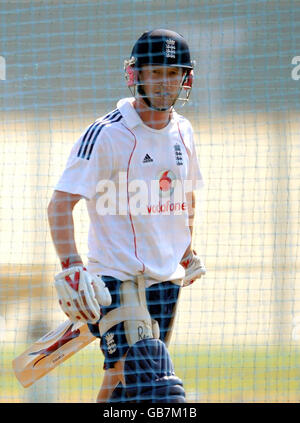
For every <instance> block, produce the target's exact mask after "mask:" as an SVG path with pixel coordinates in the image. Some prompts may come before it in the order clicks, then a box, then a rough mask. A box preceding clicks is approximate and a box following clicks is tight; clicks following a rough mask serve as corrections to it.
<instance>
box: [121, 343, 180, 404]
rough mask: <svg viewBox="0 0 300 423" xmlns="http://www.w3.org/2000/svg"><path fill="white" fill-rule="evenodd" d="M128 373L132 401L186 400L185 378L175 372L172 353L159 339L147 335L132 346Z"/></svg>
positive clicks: (125, 373) (166, 401) (126, 361)
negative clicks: (149, 337) (183, 382)
mask: <svg viewBox="0 0 300 423" xmlns="http://www.w3.org/2000/svg"><path fill="white" fill-rule="evenodd" d="M124 375H125V382H126V395H127V397H129V398H130V400H131V402H149V403H158V402H164V403H182V402H186V401H185V392H184V389H183V386H182V381H181V380H180V379H179V378H178V377H177V376H176V375H175V373H174V368H173V363H172V360H171V357H170V354H169V352H168V350H167V348H166V346H165V344H164V343H163V342H162V341H160V340H159V339H153V338H152V339H143V340H141V341H139V342H137V343H136V344H134V345H132V346H131V347H130V348H129V350H128V353H127V356H126V359H125V363H124Z"/></svg>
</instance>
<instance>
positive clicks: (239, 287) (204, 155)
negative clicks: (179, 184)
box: [0, 0, 300, 402]
mask: <svg viewBox="0 0 300 423" xmlns="http://www.w3.org/2000/svg"><path fill="white" fill-rule="evenodd" d="M0 17H1V20H0V55H1V60H0V67H1V69H0V92H1V95H0V102H1V111H0V119H1V126H0V133H1V142H0V149H1V150H0V151H1V163H0V181H1V193H2V201H1V206H0V230H1V243H0V260H1V264H0V278H1V284H0V348H1V351H2V352H1V355H0V365H1V369H2V371H1V376H0V381H1V382H0V385H1V393H0V402H45V401H46V402H71V401H80V402H93V401H94V400H95V398H96V396H97V392H98V390H99V387H100V384H101V380H102V376H103V371H102V364H103V357H102V354H101V352H100V350H99V342H98V341H96V342H94V343H91V344H90V345H88V346H87V347H86V348H85V349H83V350H82V351H80V352H79V353H78V354H76V355H75V356H73V357H72V358H70V359H69V360H68V361H66V362H65V363H63V364H62V365H61V366H59V367H58V368H56V369H55V370H54V371H53V372H52V373H50V374H49V375H47V376H45V378H43V379H41V380H40V381H38V382H37V383H36V384H35V385H33V386H31V387H30V388H28V389H25V390H24V389H23V388H22V387H21V385H20V384H19V383H18V381H17V380H16V379H15V377H14V375H13V372H12V367H11V362H12V360H13V358H14V357H16V356H17V355H18V354H20V353H21V352H22V351H23V350H24V349H25V348H27V347H28V346H29V345H30V344H32V343H33V341H35V340H36V339H38V338H40V337H41V336H42V335H44V334H45V333H46V332H48V331H49V330H50V329H54V328H55V327H56V326H58V325H59V324H60V323H61V322H63V321H64V320H65V316H64V314H63V312H62V311H61V309H60V307H59V305H58V302H57V297H56V292H55V290H54V285H53V278H54V274H55V273H56V272H58V271H59V270H60V268H59V262H58V259H57V257H56V254H55V251H54V248H53V245H52V241H51V237H50V231H49V227H48V222H47V205H48V203H49V200H50V198H51V195H52V191H53V187H54V185H55V184H56V182H57V180H58V177H59V176H60V174H61V172H62V170H63V168H64V166H65V163H66V159H67V156H68V154H69V152H70V149H71V146H72V144H73V143H74V142H75V140H77V138H78V136H79V135H80V134H81V133H82V131H83V129H84V128H85V127H86V126H87V125H89V124H90V123H92V122H93V121H94V120H95V119H96V118H97V117H99V116H101V115H103V114H105V113H108V112H109V111H110V110H113V109H114V108H115V107H116V102H117V101H118V99H119V98H122V97H126V96H129V92H128V91H127V87H126V83H125V79H124V71H123V61H124V59H126V58H128V57H129V55H130V52H131V48H132V46H133V44H134V42H135V41H136V40H137V38H138V37H139V36H140V35H141V34H142V33H143V32H144V31H147V30H150V29H152V28H157V27H167V28H170V29H173V30H175V31H177V32H179V33H181V34H182V35H183V36H184V37H185V38H186V40H187V41H188V43H189V45H190V49H191V52H192V56H193V58H194V59H195V61H196V67H195V80H194V85H193V90H192V93H191V98H190V101H189V103H188V104H187V105H186V106H185V107H184V108H183V109H182V110H181V109H177V111H178V112H179V113H182V114H183V115H184V116H186V117H187V118H188V119H189V120H190V121H191V123H192V124H193V126H194V130H195V136H196V147H197V154H198V158H199V163H200V167H201V170H202V173H203V176H204V180H205V188H204V190H203V191H202V194H201V196H200V197H198V209H197V210H198V212H197V216H196V222H195V229H194V235H195V239H194V247H195V249H196V250H197V252H198V253H199V254H200V255H201V256H202V257H203V259H204V261H205V265H206V268H207V275H206V276H205V277H204V278H202V279H201V280H199V281H197V282H195V283H194V284H193V285H192V286H191V287H190V288H185V289H184V290H183V291H182V295H181V300H180V305H179V308H178V315H177V319H176V324H175V329H174V333H173V337H172V342H171V345H170V353H171V356H172V359H173V362H174V365H175V369H176V373H177V375H178V376H179V377H181V378H182V380H183V381H184V385H185V389H186V395H187V400H188V401H189V402H295V401H298V400H299V394H300V390H299V362H300V360H299V358H300V349H299V339H300V317H299V316H300V284H299V258H300V257H299V176H300V174H299V134H300V120H299V113H298V111H299V99H300V96H299V88H300V80H299V79H300V71H299V75H298V69H297V64H298V62H300V58H299V60H298V59H297V54H300V53H299V42H300V4H299V3H298V2H297V1H292V0H290V1H288V2H287V1H284V0H275V1H272V2H269V1H265V0H261V1H257V0H249V1H247V2H241V1H239V0H224V1H221V0H213V1H211V0H203V1H201V2H199V0H182V1H176V0H163V1H162V0H160V1H156V0H155V1H150V0H144V1H140V0H116V1H114V2H111V1H101V2H99V1H94V0H90V1H84V0H82V1H75V0H73V1H71V0H68V1H64V2H60V1H57V0H51V1H47V2H46V1H42V0H37V1H29V0H28V1H26V0H24V1H19V2H16V1H14V2H5V3H2V4H1V8H0ZM87 230H88V217H87V212H86V208H85V204H84V202H80V203H79V204H78V205H77V206H76V208H75V233H76V240H77V244H78V248H79V250H80V253H81V255H82V257H83V258H86V254H87Z"/></svg>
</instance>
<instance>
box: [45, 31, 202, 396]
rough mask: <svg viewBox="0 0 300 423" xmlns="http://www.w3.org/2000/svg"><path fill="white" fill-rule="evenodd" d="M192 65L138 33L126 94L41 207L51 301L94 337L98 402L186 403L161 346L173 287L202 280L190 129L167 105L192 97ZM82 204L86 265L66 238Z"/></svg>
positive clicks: (166, 42)
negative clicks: (100, 367)
mask: <svg viewBox="0 0 300 423" xmlns="http://www.w3.org/2000/svg"><path fill="white" fill-rule="evenodd" d="M193 67H194V64H193V61H192V60H191V58H190V51H189V47H188V44H187V42H186V41H185V39H184V38H183V37H182V36H181V35H180V34H178V33H176V32H174V31H170V30H166V29H155V30H152V31H149V32H146V33H144V34H143V35H142V36H141V37H140V38H139V39H138V40H137V42H136V43H135V45H134V47H133V50H132V53H131V56H130V58H129V60H126V61H125V63H124V69H125V76H126V80H127V85H128V87H129V89H130V90H131V93H132V97H130V98H124V99H122V100H120V101H119V102H118V103H117V107H116V109H115V110H113V111H111V112H110V113H108V114H106V115H105V116H102V117H100V118H99V119H97V120H96V121H95V122H94V123H92V124H91V125H90V126H89V127H88V128H87V129H86V130H85V131H84V132H83V134H82V135H81V136H80V138H79V139H78V141H77V142H76V143H75V144H74V146H73V148H72V151H71V153H70V156H69V159H68V161H67V164H66V167H65V170H64V172H63V174H62V176H61V177H60V179H59V181H58V183H57V185H56V187H55V191H54V193H53V196H52V199H51V201H50V203H49V206H48V217H49V224H50V229H51V235H52V239H53V243H54V246H55V248H56V252H57V254H58V256H59V259H60V261H61V265H62V272H60V273H59V274H57V275H56V276H55V286H56V289H57V293H58V298H59V303H60V305H61V308H62V310H63V311H64V312H65V314H66V315H67V316H68V317H69V318H70V319H72V320H73V321H82V322H87V323H88V325H89V328H90V330H91V331H92V333H93V334H95V335H96V336H98V337H99V338H100V346H101V350H102V352H103V354H104V369H105V375H104V379H103V383H102V386H101V389H100V392H99V394H98V398H97V401H98V402H114V401H115V402H126V401H131V402H154V403H155V402H168V403H176V402H185V401H186V400H185V391H184V388H183V384H182V381H181V380H180V379H179V378H178V377H177V376H176V374H175V371H174V368H173V364H172V360H171V358H170V355H169V353H168V350H167V346H168V344H169V342H170V336H171V333H172V325H173V321H174V317H175V312H176V306H177V303H178V298H179V294H180V291H181V288H182V287H183V286H184V287H185V286H188V285H190V284H191V283H192V282H193V281H194V280H195V279H197V278H200V277H201V276H202V275H203V274H205V267H204V264H203V263H202V261H201V259H200V258H199V257H198V256H197V254H196V253H195V251H193V249H192V232H193V216H194V208H195V190H197V189H199V188H201V187H202V175H201V172H200V169H199V164H198V161H197V157H196V152H195V145H194V140H193V129H192V127H191V124H190V122H189V121H188V120H187V119H186V118H184V117H183V116H181V115H180V114H178V113H177V112H176V111H175V109H174V105H175V103H176V102H180V101H183V102H186V101H187V100H188V98H189V94H190V91H191V88H192V83H193ZM80 199H85V200H86V205H87V210H88V214H89V218H90V228H89V238H88V247H89V252H88V262H87V263H86V264H84V263H83V260H82V258H81V256H80V253H79V252H78V250H77V247H76V243H75V235H74V224H73V210H74V207H75V205H76V204H77V203H78V201H79V200H80Z"/></svg>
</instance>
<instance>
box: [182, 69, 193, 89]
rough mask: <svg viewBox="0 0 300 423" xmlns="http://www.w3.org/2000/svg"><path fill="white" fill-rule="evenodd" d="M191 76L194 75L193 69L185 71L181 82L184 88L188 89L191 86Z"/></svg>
mask: <svg viewBox="0 0 300 423" xmlns="http://www.w3.org/2000/svg"><path fill="white" fill-rule="evenodd" d="M193 77H194V72H193V69H189V70H187V71H186V72H185V77H184V80H183V84H182V85H183V88H184V89H185V90H189V89H191V88H192V85H193Z"/></svg>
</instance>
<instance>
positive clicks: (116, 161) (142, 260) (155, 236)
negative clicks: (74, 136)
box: [55, 98, 203, 286]
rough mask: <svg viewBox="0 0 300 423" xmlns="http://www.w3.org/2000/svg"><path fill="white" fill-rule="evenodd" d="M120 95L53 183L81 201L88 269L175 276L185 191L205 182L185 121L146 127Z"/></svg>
mask: <svg viewBox="0 0 300 423" xmlns="http://www.w3.org/2000/svg"><path fill="white" fill-rule="evenodd" d="M133 101H134V98H126V99H122V100H120V101H119V102H118V104H117V109H115V110H113V111H112V112H111V113H109V114H107V115H105V116H103V117H101V118H99V119H97V120H96V121H95V122H94V123H93V124H92V125H90V126H89V127H88V128H87V129H86V130H85V131H84V133H83V134H82V136H81V137H80V138H79V139H78V141H77V142H76V143H75V144H74V146H73V148H72V151H71V154H70V156H69V159H68V161H67V165H66V168H65V170H64V172H63V174H62V176H61V178H60V179H59V182H58V183H57V185H56V187H55V189H56V190H58V191H64V192H68V193H71V194H79V195H81V196H83V197H84V198H86V199H87V202H86V204H87V209H88V213H89V216H90V229H89V237H88V248H89V253H88V260H89V262H88V270H89V271H90V272H92V273H99V274H102V275H108V276H113V277H115V278H118V279H120V280H128V279H132V278H134V277H135V276H137V275H140V274H143V275H144V276H145V280H146V286H150V285H152V284H153V283H157V282H161V281H167V280H173V279H177V278H181V277H183V275H184V269H183V267H182V266H180V265H179V262H180V260H181V258H182V256H183V254H184V252H185V250H186V248H187V247H188V245H189V243H190V242H191V234H190V230H189V226H188V224H189V223H188V211H187V203H186V198H185V194H186V192H187V191H192V190H196V189H199V188H201V187H202V186H203V181H202V175H201V172H200V169H199V165H198V161H197V156H196V152H195V146H194V140H193V130H192V126H191V124H190V122H189V121H188V120H187V119H185V118H184V117H182V116H180V115H178V114H177V113H176V112H175V111H173V113H172V119H171V120H170V122H169V123H168V125H167V126H166V127H164V128H163V129H160V130H157V129H152V128H150V127H148V126H146V125H145V124H144V123H143V121H142V120H141V118H140V116H139V115H138V113H137V112H136V110H135V109H134V107H133V105H132V104H133Z"/></svg>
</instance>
